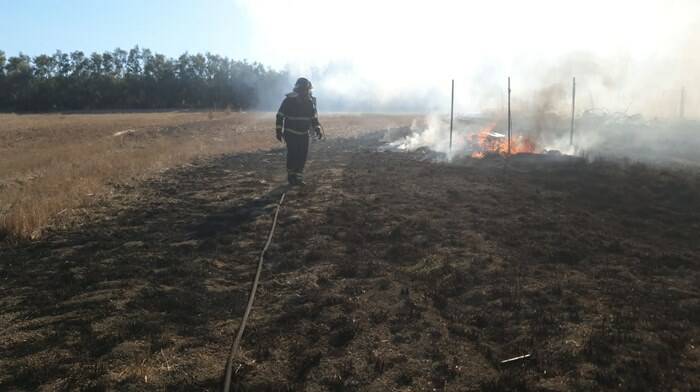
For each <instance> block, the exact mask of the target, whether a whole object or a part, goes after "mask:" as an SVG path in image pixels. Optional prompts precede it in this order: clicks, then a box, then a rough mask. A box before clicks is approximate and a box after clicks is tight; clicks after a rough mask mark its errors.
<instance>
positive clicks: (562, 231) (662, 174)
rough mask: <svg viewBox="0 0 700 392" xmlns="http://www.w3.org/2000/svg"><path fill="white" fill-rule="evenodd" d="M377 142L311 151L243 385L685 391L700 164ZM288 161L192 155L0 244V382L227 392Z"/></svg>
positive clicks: (697, 321) (690, 383)
mask: <svg viewBox="0 0 700 392" xmlns="http://www.w3.org/2000/svg"><path fill="white" fill-rule="evenodd" d="M382 137H383V134H382V133H373V134H368V135H364V136H360V137H358V138H352V139H342V138H336V139H331V140H329V141H326V142H318V143H314V144H313V147H312V160H311V161H310V163H309V166H308V171H307V177H308V178H307V182H309V185H308V186H307V187H305V188H302V189H293V190H289V191H288V192H287V197H286V201H285V204H284V206H283V208H282V211H281V213H280V222H279V226H278V228H277V231H276V233H275V238H274V241H273V244H272V246H271V248H270V251H269V252H268V256H267V259H266V266H265V269H264V271H263V274H262V281H261V287H260V289H259V291H258V294H257V297H256V303H255V305H254V308H253V313H252V315H251V319H250V320H249V323H248V328H247V330H246V333H245V335H244V338H243V344H242V350H243V355H242V356H241V357H240V358H238V359H237V361H236V363H235V364H234V370H235V374H234V385H235V388H236V390H239V391H288V390H308V391H326V390H335V391H354V390H357V391H360V390H370V391H390V390H397V391H398V390H405V391H408V390H411V391H424V390H447V391H463V390H474V391H478V390H484V391H512V390H520V391H570V390H578V391H597V390H627V391H646V390H659V391H661V390H669V391H670V390H678V391H692V390H698V389H700V348H699V347H698V345H699V344H700V341H699V339H698V336H700V334H699V332H700V290H699V289H698V287H700V247H699V245H698V236H699V235H700V178H699V177H698V175H697V173H694V172H680V171H673V170H669V169H657V168H654V167H651V166H646V165H642V164H629V163H615V162H610V161H604V160H597V161H594V162H591V163H588V162H585V161H582V160H576V159H565V158H562V157H559V158H552V157H545V156H538V155H521V156H515V157H513V158H512V159H511V160H510V161H509V162H505V161H504V160H503V159H502V158H500V157H487V158H484V159H471V158H465V159H464V160H462V161H460V162H459V163H455V164H450V165H447V164H437V163H432V162H430V161H427V160H424V156H423V155H421V154H419V153H399V152H378V151H377V147H378V146H379V145H380V144H381V138H382ZM283 162H284V151H283V150H280V149H277V150H267V151H259V152H242V153H236V154H228V155H222V156H216V157H206V158H201V159H199V160H196V161H194V162H193V163H191V164H189V165H187V166H184V167H179V168H173V169H169V170H166V171H163V172H162V173H161V174H160V175H157V176H155V177H151V178H150V179H148V180H144V181H141V182H137V183H133V184H129V185H123V186H120V187H118V188H117V189H115V190H114V191H113V192H112V194H111V196H110V197H106V198H104V200H101V201H100V202H98V203H94V204H92V205H91V206H90V207H89V209H90V214H87V215H88V216H89V219H87V218H86V219H85V220H84V221H81V222H82V223H81V225H80V226H77V227H73V228H65V227H64V228H54V229H51V228H48V229H46V230H45V231H44V236H43V237H42V239H40V240H38V241H33V242H20V243H19V244H12V245H10V244H5V245H2V248H1V249H0V251H1V253H0V282H1V286H0V287H1V290H2V292H1V293H0V294H2V295H1V296H0V352H1V353H2V355H1V356H0V389H11V390H37V389H44V390H76V389H85V390H105V389H107V390H163V389H167V390H218V389H219V387H220V385H221V384H220V382H221V376H222V374H223V367H224V364H225V361H226V357H227V354H228V349H229V347H230V344H231V342H232V340H233V335H234V333H235V331H236V327H237V325H238V323H239V322H240V317H241V315H242V313H243V310H244V307H245V302H246V299H247V294H248V290H249V287H250V282H251V279H252V277H253V274H254V272H255V266H256V262H257V257H258V255H259V252H260V250H261V248H262V246H263V243H264V241H265V239H266V236H267V234H268V230H269V228H270V225H271V221H272V214H273V213H274V207H275V203H276V202H277V200H278V199H279V197H280V195H281V193H282V192H283V191H285V190H286V189H285V188H284V187H281V184H283V183H284V178H285V173H284V170H283ZM526 354H529V355H530V356H529V357H528V358H524V359H521V360H516V361H513V362H509V363H506V364H503V363H501V362H502V361H503V360H507V359H509V358H514V357H518V356H522V355H526Z"/></svg>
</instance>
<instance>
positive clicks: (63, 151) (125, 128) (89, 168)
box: [0, 111, 410, 239]
mask: <svg viewBox="0 0 700 392" xmlns="http://www.w3.org/2000/svg"><path fill="white" fill-rule="evenodd" d="M409 117H410V116H380V115H331V116H326V117H325V120H324V125H325V127H326V131H327V133H328V136H329V137H331V138H332V137H338V136H353V135H357V134H359V133H362V132H364V131H370V130H377V129H381V128H386V127H393V126H401V125H404V124H406V123H407V122H408V121H410V119H409ZM273 129H274V117H273V115H272V114H268V113H232V112H230V111H222V112H167V113H136V114H134V113H120V114H71V115H63V114H41V115H22V116H19V115H14V114H2V115H0V156H2V160H0V239H1V238H2V237H8V238H38V237H39V236H40V235H41V230H42V228H43V227H46V225H47V224H49V223H51V222H53V223H56V224H60V223H61V220H62V218H61V217H62V216H63V215H64V214H65V213H66V212H68V211H70V210H71V209H74V208H76V207H80V206H85V205H89V204H90V203H92V202H94V201H96V200H99V199H100V197H101V196H104V195H106V194H109V192H110V190H111V189H112V186H113V185H114V184H124V183H129V182H132V181H137V180H139V179H143V178H144V177H148V176H152V175H154V174H157V173H158V172H159V171H162V170H164V169H166V168H169V167H172V166H176V165H181V164H184V163H187V162H189V161H191V160H192V159H194V158H197V157H202V156H208V155H216V154H222V153H231V152H243V151H253V150H259V149H268V148H272V147H275V146H278V144H277V142H276V140H275V139H274V132H273ZM65 215H70V214H65Z"/></svg>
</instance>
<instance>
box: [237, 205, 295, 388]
mask: <svg viewBox="0 0 700 392" xmlns="http://www.w3.org/2000/svg"><path fill="white" fill-rule="evenodd" d="M286 195H287V193H286V192H285V193H282V197H281V198H280V201H279V203H277V210H276V211H275V218H274V219H273V220H272V228H271V229H270V234H269V235H268V236H267V242H266V243H265V247H264V248H263V250H262V252H260V260H259V261H258V269H257V271H256V272H255V279H253V287H251V289H250V295H248V305H247V306H246V308H245V312H244V313H243V319H242V320H241V325H240V326H239V327H238V332H237V333H236V339H234V341H233V344H232V345H231V351H230V352H229V356H228V360H227V361H226V376H225V378H224V392H229V389H230V388H231V375H232V373H233V360H234V359H235V358H236V356H237V355H238V348H239V347H240V345H241V338H242V337H243V331H244V330H245V325H246V322H247V321H248V316H249V315H250V310H251V308H252V307H253V301H254V300H255V291H256V290H257V289H258V281H259V280H260V272H262V266H263V259H264V256H265V252H267V248H269V247H270V243H271V242H272V235H273V234H274V233H275V227H276V226H277V216H278V215H279V213H280V208H281V207H282V203H284V197H285V196H286Z"/></svg>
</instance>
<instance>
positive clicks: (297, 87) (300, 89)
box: [294, 78, 314, 93]
mask: <svg viewBox="0 0 700 392" xmlns="http://www.w3.org/2000/svg"><path fill="white" fill-rule="evenodd" d="M313 88H314V87H313V85H312V84H311V82H310V81H309V79H307V78H299V79H297V82H296V83H294V92H295V93H308V92H309V91H311V89H313Z"/></svg>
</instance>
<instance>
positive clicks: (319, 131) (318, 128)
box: [314, 127, 323, 140]
mask: <svg viewBox="0 0 700 392" xmlns="http://www.w3.org/2000/svg"><path fill="white" fill-rule="evenodd" d="M314 134H316V137H317V138H318V140H321V138H322V137H323V134H322V133H321V127H316V128H314Z"/></svg>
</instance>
